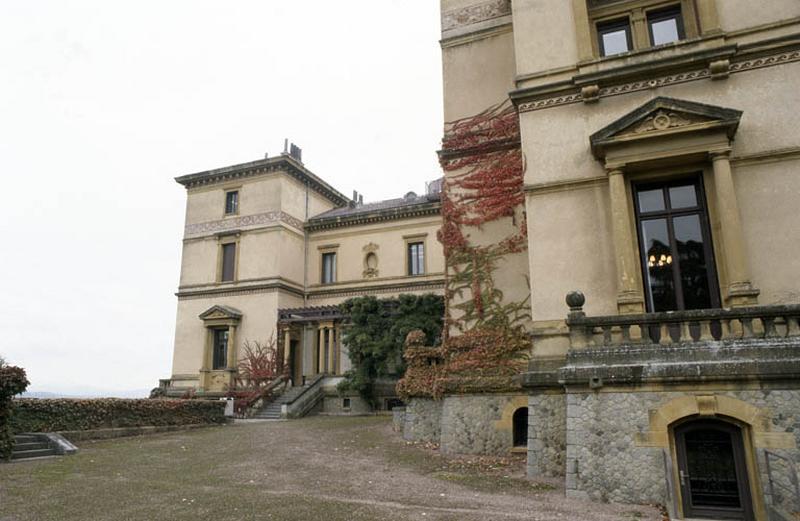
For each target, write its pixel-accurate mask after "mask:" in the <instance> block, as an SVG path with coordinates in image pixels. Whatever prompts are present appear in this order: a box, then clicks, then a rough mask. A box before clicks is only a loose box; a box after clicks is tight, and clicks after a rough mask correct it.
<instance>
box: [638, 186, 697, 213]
mask: <svg viewBox="0 0 800 521" xmlns="http://www.w3.org/2000/svg"><path fill="white" fill-rule="evenodd" d="M669 206H670V208H673V209H677V208H694V207H695V206H697V193H696V191H695V189H694V185H685V186H673V187H671V188H670V189H669ZM642 211H647V210H642Z"/></svg>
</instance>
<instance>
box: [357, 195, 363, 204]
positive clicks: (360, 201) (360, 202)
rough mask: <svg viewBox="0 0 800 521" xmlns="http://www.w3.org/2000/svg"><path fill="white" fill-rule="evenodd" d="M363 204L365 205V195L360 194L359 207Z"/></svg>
mask: <svg viewBox="0 0 800 521" xmlns="http://www.w3.org/2000/svg"><path fill="white" fill-rule="evenodd" d="M362 204H364V195H363V194H359V195H358V206H361V205H362Z"/></svg>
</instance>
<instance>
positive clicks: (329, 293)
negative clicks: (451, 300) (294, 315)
mask: <svg viewBox="0 0 800 521" xmlns="http://www.w3.org/2000/svg"><path fill="white" fill-rule="evenodd" d="M425 289H429V290H436V289H442V290H443V289H444V278H440V279H428V280H420V281H407V282H395V283H391V284H372V285H360V286H349V287H344V288H324V289H319V288H318V289H311V290H309V292H308V297H309V298H310V299H321V298H332V297H355V296H359V295H372V294H376V293H395V292H403V291H420V290H425Z"/></svg>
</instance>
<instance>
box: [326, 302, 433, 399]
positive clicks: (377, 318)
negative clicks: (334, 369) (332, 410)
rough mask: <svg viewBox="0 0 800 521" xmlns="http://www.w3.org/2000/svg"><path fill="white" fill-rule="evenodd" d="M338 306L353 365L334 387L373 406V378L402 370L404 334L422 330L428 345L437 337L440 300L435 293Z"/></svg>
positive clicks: (392, 374)
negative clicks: (345, 316)
mask: <svg viewBox="0 0 800 521" xmlns="http://www.w3.org/2000/svg"><path fill="white" fill-rule="evenodd" d="M340 308H341V310H342V313H343V314H344V315H347V316H349V320H348V323H347V326H346V327H345V329H344V336H343V343H344V344H345V345H346V346H347V351H348V355H349V358H350V362H351V364H352V367H353V368H352V369H351V370H350V371H347V372H346V373H345V375H344V377H345V378H344V380H343V381H342V382H341V383H340V384H339V387H338V388H339V390H340V391H356V392H358V393H359V395H360V396H361V397H362V398H364V399H365V400H366V401H367V402H369V403H371V404H372V405H373V406H374V405H376V404H375V403H374V401H375V396H374V390H375V383H376V381H377V380H378V379H380V378H399V377H401V376H402V375H403V373H404V372H405V362H404V360H403V346H404V343H405V339H406V336H407V335H408V333H409V332H410V331H412V330H415V329H419V330H421V331H423V334H424V335H425V339H426V341H427V342H428V343H430V345H434V344H435V343H438V341H439V339H440V338H441V334H442V326H443V322H442V317H443V316H444V301H443V299H442V297H441V296H439V295H433V294H426V295H400V296H398V297H397V298H387V299H378V298H376V297H372V296H365V297H356V298H352V299H349V300H347V301H345V302H344V303H342V304H341V305H340Z"/></svg>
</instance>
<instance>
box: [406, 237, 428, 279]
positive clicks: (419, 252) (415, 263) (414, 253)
mask: <svg viewBox="0 0 800 521" xmlns="http://www.w3.org/2000/svg"><path fill="white" fill-rule="evenodd" d="M406 274H407V275H408V276H409V277H417V276H419V275H425V241H414V242H408V243H406Z"/></svg>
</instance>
